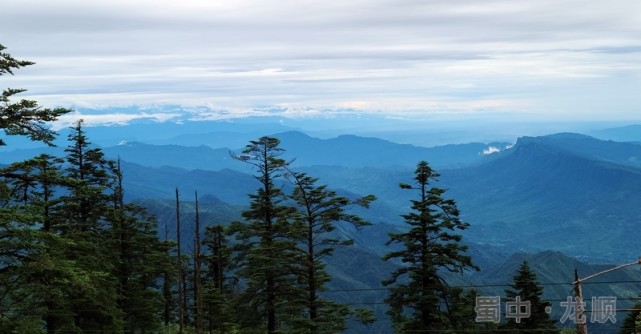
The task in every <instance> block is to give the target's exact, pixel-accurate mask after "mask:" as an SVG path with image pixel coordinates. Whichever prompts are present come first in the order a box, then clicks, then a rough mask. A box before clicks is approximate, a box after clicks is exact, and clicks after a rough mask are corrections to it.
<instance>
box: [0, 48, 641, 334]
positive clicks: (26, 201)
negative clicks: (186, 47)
mask: <svg viewBox="0 0 641 334" xmlns="http://www.w3.org/2000/svg"><path fill="white" fill-rule="evenodd" d="M3 50H4V47H3V46H1V45H0V66H1V67H0V75H13V71H14V70H16V69H19V68H22V67H24V66H29V65H32V63H31V62H29V61H21V60H16V59H14V58H13V57H12V56H11V55H10V54H8V53H4V52H3ZM23 91H24V90H22V89H6V90H4V91H3V92H2V100H1V101H0V103H1V104H0V111H1V115H0V128H2V130H3V131H4V133H5V134H6V135H9V136H27V137H29V138H30V139H31V140H33V141H40V142H43V143H46V144H49V145H53V142H54V139H55V138H56V137H55V136H56V133H55V132H54V131H52V130H50V127H49V123H50V122H52V121H55V120H56V119H58V118H59V117H60V116H61V115H64V114H66V113H69V112H70V111H71V110H68V109H62V108H57V109H48V108H44V107H41V106H39V105H38V103H37V102H36V101H31V100H19V101H18V102H13V100H14V98H15V97H14V95H17V94H19V93H22V92H23ZM67 143H68V144H67V147H66V148H65V150H64V152H65V154H64V155H62V156H53V155H48V154H41V155H39V156H36V157H33V158H31V159H27V160H24V161H20V162H15V163H13V164H10V165H6V166H2V169H0V178H1V181H0V259H1V260H0V332H2V333H341V332H344V331H348V330H349V331H350V332H354V333H359V332H363V333H367V332H370V331H369V330H368V328H369V327H368V326H369V324H372V323H373V322H375V321H376V319H375V317H374V314H373V312H372V310H371V309H369V308H367V307H353V306H351V305H349V304H346V303H341V302H338V301H336V300H333V299H332V298H329V297H328V295H327V294H326V293H325V292H327V283H328V282H329V281H330V280H331V279H332V277H331V275H330V274H329V273H328V271H327V270H326V266H327V264H329V263H331V261H332V255H333V253H334V252H335V250H336V249H337V248H343V247H350V246H351V245H352V244H353V243H354V240H353V239H351V238H349V236H346V235H344V234H341V233H337V232H336V229H337V226H339V225H349V226H352V227H354V228H355V229H357V230H360V229H367V228H368V225H371V222H368V221H366V220H365V219H363V218H361V217H360V216H359V215H357V214H354V213H353V212H354V209H355V208H368V207H369V206H370V204H371V203H373V202H374V201H376V194H370V195H366V196H358V197H350V196H341V195H338V194H337V192H336V191H334V190H332V189H330V188H328V187H327V186H326V185H323V184H322V182H321V180H320V179H319V178H316V177H314V176H313V175H308V174H307V173H304V172H300V171H297V170H296V169H295V168H293V167H292V166H291V161H293V160H294V159H295V158H296V157H289V156H287V151H286V148H284V147H281V145H280V141H279V140H278V139H277V138H274V137H269V136H263V137H260V138H258V139H256V140H252V141H250V142H249V143H248V144H247V145H246V146H245V149H244V150H243V151H242V152H239V153H234V152H230V155H231V156H232V158H233V159H234V160H236V162H237V163H238V164H247V165H249V166H250V167H251V168H252V170H253V171H254V177H255V180H256V183H255V184H256V191H255V192H253V193H249V194H247V196H248V197H247V205H246V208H245V209H244V210H243V211H242V214H241V216H242V219H240V220H238V221H220V222H214V223H212V222H207V224H205V223H203V222H202V221H201V220H200V215H199V198H198V193H194V194H191V193H190V194H183V193H181V191H180V189H179V188H176V189H172V190H175V196H176V202H175V204H176V207H175V223H176V226H175V227H176V229H175V231H174V234H173V235H175V239H170V238H169V237H168V235H169V233H168V231H167V230H166V229H165V230H164V231H158V220H157V218H156V217H154V216H153V215H151V214H150V213H149V212H148V211H147V209H146V208H145V207H143V206H142V205H140V204H136V203H131V202H127V201H125V193H126V189H124V187H123V170H122V167H121V161H120V160H110V159H107V158H105V154H104V152H103V151H102V150H101V149H100V148H98V147H95V146H93V145H92V144H91V139H90V138H89V137H88V136H87V134H86V131H85V124H84V123H83V121H82V120H78V121H77V122H76V123H75V124H74V125H73V127H72V128H71V132H70V135H69V136H68V138H67ZM2 144H8V145H10V143H6V142H4V141H3V142H2ZM438 177H439V174H438V172H437V171H435V170H433V169H432V167H431V166H430V164H429V162H426V161H417V162H416V169H415V171H414V174H413V175H407V178H406V179H409V180H412V181H411V182H409V183H406V182H403V181H404V180H397V182H399V187H400V188H401V189H402V190H404V191H408V192H412V194H414V195H413V198H414V199H413V200H411V202H410V203H409V204H408V205H409V206H410V208H411V209H410V210H409V211H408V212H407V213H405V214H404V215H403V216H402V218H403V221H404V223H405V226H404V228H403V230H402V231H401V232H397V233H390V234H389V235H388V237H387V239H388V241H387V244H386V246H387V247H389V252H387V254H386V255H385V256H384V258H383V259H384V260H385V261H389V262H392V263H394V264H396V265H397V266H396V267H395V268H397V269H395V270H393V271H391V272H389V273H387V275H386V276H387V279H385V280H383V281H382V282H381V287H383V288H384V289H386V291H387V297H386V298H385V304H386V307H387V315H388V316H389V317H390V319H391V323H392V328H390V329H389V331H388V332H390V333H391V332H397V333H505V332H516V331H518V332H520V333H560V332H561V330H560V329H559V328H557V327H556V320H552V319H550V317H549V315H548V314H547V313H546V312H545V308H546V306H549V303H548V302H546V301H545V300H543V299H542V294H543V288H542V286H541V285H540V284H539V282H538V281H537V276H536V273H535V272H534V271H533V270H532V269H531V268H530V267H529V266H528V263H527V261H524V262H523V263H522V264H521V266H520V268H519V270H518V272H515V273H514V276H513V284H512V285H511V286H509V288H508V289H506V291H505V295H504V296H503V297H504V298H506V299H507V300H515V299H516V298H517V297H518V298H519V299H520V300H528V301H529V302H530V304H529V305H530V308H529V311H530V314H529V316H528V317H527V318H525V319H518V320H517V319H516V318H509V319H507V321H503V322H498V321H494V320H495V319H493V318H491V319H485V318H483V317H479V313H478V303H477V302H478V298H479V297H481V296H480V295H479V292H478V291H476V290H475V289H473V288H470V289H461V288H457V287H452V286H450V284H448V282H447V279H446V277H448V276H447V275H445V273H454V274H460V275H465V273H467V272H472V271H476V270H479V267H478V266H477V265H476V264H475V262H474V259H473V258H472V257H471V256H469V255H468V254H467V246H466V245H465V243H464V242H463V241H462V236H461V234H460V233H461V232H462V231H464V230H466V229H467V228H468V227H469V226H470V225H469V223H467V222H465V221H462V220H461V219H460V218H459V215H460V212H459V209H458V208H457V205H456V202H455V200H454V199H451V198H449V197H448V196H447V193H446V190H445V189H443V188H439V187H436V186H434V185H433V183H434V181H436V180H437V179H438ZM283 184H287V187H284V186H283ZM186 198H188V199H186ZM185 205H189V206H190V208H192V209H193V210H194V212H195V216H194V219H193V220H190V221H184V220H181V215H180V210H181V208H183V206H185ZM181 225H182V226H185V225H187V226H190V228H193V230H194V233H193V239H192V240H185V238H181V236H180V231H181V230H182V228H181ZM637 316H638V312H637V313H636V314H635V313H634V312H632V313H630V315H629V316H628V318H626V321H625V324H624V328H623V330H622V331H623V332H624V333H627V332H626V331H629V330H634V329H635V328H638V327H639V326H640V324H639V322H638V321H635V318H637ZM635 322H636V323H635ZM564 332H567V331H566V330H564Z"/></svg>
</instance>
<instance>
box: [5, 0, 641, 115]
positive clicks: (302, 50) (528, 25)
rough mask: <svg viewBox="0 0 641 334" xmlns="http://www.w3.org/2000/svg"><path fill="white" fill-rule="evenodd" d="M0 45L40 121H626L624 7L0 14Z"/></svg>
mask: <svg viewBox="0 0 641 334" xmlns="http://www.w3.org/2000/svg"><path fill="white" fill-rule="evenodd" d="M0 43H1V44H3V45H4V46H6V47H7V48H8V49H7V50H6V51H7V52H9V53H11V54H12V55H13V56H14V57H16V58H19V59H26V60H33V61H35V62H37V64H36V65H34V66H30V67H29V68H26V69H23V70H20V71H17V72H16V73H15V74H16V75H15V76H14V77H8V76H3V77H2V78H1V80H2V83H1V86H3V87H16V88H17V87H20V88H26V89H28V90H29V92H28V94H23V96H25V97H27V96H28V97H33V98H35V99H37V100H38V101H40V102H41V104H44V105H45V106H48V107H52V106H65V107H73V108H76V109H79V110H83V109H84V108H113V107H123V106H140V107H141V108H142V109H145V108H146V110H145V111H144V112H146V113H148V114H150V115H154V116H157V117H158V118H159V119H164V118H170V117H173V116H174V113H176V111H175V110H174V111H172V112H168V111H166V110H165V111H164V112H163V113H157V112H156V111H155V110H156V108H157V107H159V106H163V105H172V106H184V107H185V108H187V109H188V110H192V116H193V117H203V118H206V117H221V115H239V114H256V113H265V112H267V111H268V110H271V109H278V110H281V111H280V112H282V113H283V114H285V115H298V114H317V113H328V114H329V113H332V112H345V110H355V111H359V112H369V113H383V114H390V115H392V116H394V117H398V116H415V117H430V116H431V115H450V114H451V115H483V114H486V113H487V114H494V115H497V114H498V115H510V117H524V118H529V119H532V118H535V119H546V120H554V119H563V120H574V119H578V120H640V119H641V1H638V0H610V1H596V0H499V1H496V0H476V1H471V0H438V1H431V0H338V1H336V0H322V1H321V0H314V1H309V0H262V1H253V0H226V1H223V0H180V1H177V0H109V1H87V0H77V1H70V0H57V1H50V0H8V1H3V2H2V5H1V7H0ZM150 107H151V108H150ZM164 109H166V108H164ZM212 112H213V114H212ZM101 117H103V118H104V119H109V118H116V117H120V118H123V119H125V118H127V117H134V116H125V115H112V114H108V115H105V116H101Z"/></svg>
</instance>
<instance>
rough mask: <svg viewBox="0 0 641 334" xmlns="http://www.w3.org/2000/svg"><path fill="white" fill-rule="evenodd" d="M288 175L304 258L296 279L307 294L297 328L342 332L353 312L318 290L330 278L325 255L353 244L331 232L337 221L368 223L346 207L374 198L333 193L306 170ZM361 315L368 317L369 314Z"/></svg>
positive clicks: (307, 330) (323, 286) (316, 331)
mask: <svg viewBox="0 0 641 334" xmlns="http://www.w3.org/2000/svg"><path fill="white" fill-rule="evenodd" d="M289 175H290V180H291V181H292V183H293V184H294V190H293V192H292V194H291V196H290V197H291V199H292V200H294V202H295V204H296V208H297V210H298V215H297V216H296V223H297V224H299V225H300V227H301V228H302V231H303V242H302V247H303V249H302V251H303V253H304V254H305V261H304V266H303V270H302V272H301V273H300V279H299V282H300V283H302V284H303V285H304V287H305V289H306V293H307V299H306V301H305V308H306V312H307V316H306V317H305V318H304V319H301V320H300V321H299V323H298V324H297V326H296V327H297V328H299V329H305V332H306V333H321V332H322V333H324V332H328V331H329V332H333V331H342V330H344V329H345V319H346V317H348V316H350V314H351V315H354V314H355V313H354V312H353V310H351V308H350V307H349V306H347V305H345V304H340V303H336V302H334V301H330V300H327V299H324V298H321V297H320V296H319V292H322V291H324V290H325V284H326V283H327V282H328V281H329V280H330V276H329V275H328V273H327V272H326V271H325V259H326V257H328V256H331V255H332V253H333V251H334V249H335V247H337V246H347V245H352V244H353V243H354V240H353V239H348V238H338V237H337V236H336V235H331V232H333V231H334V230H336V224H338V223H346V224H350V225H352V226H354V227H356V228H360V227H363V226H366V225H369V223H368V222H366V221H365V220H363V219H362V218H361V217H359V216H357V215H354V214H349V213H347V212H346V211H345V209H346V208H347V207H349V206H352V205H358V206H362V207H369V204H370V202H371V201H373V200H375V199H376V197H375V196H373V195H369V196H364V197H361V198H358V199H355V200H350V199H348V198H346V197H342V196H338V195H336V192H335V191H332V190H329V189H328V188H327V186H324V185H321V186H318V185H316V182H317V181H318V179H316V178H313V177H310V176H308V175H306V174H305V173H297V172H291V171H290V174H289ZM360 314H361V315H363V314H368V315H370V316H371V314H369V313H360ZM361 320H362V321H364V322H369V321H372V320H373V319H372V318H371V317H367V318H363V319H361Z"/></svg>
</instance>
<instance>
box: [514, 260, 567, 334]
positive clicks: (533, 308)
mask: <svg viewBox="0 0 641 334" xmlns="http://www.w3.org/2000/svg"><path fill="white" fill-rule="evenodd" d="M510 287H511V289H508V290H505V296H506V297H507V301H515V300H516V298H517V297H519V299H520V300H521V301H522V302H529V303H530V316H529V317H526V318H522V319H520V320H519V323H517V322H516V320H515V319H513V318H508V322H507V324H506V325H505V326H504V327H506V328H508V329H512V330H518V331H519V333H543V334H555V333H558V332H559V330H558V329H557V328H556V327H555V326H554V324H555V321H554V320H551V319H550V317H549V315H548V313H547V312H545V308H546V307H551V306H552V305H551V304H550V303H549V302H547V301H544V300H542V299H541V297H542V295H543V287H542V286H541V284H540V283H539V282H538V281H537V279H536V273H535V272H534V271H533V270H532V269H531V268H530V265H529V264H528V262H527V261H523V263H521V266H520V267H519V269H518V271H517V273H516V275H515V276H514V282H513V283H512V284H511V285H510Z"/></svg>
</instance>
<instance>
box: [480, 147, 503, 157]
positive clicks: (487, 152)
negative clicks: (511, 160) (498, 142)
mask: <svg viewBox="0 0 641 334" xmlns="http://www.w3.org/2000/svg"><path fill="white" fill-rule="evenodd" d="M498 152H501V149H500V148H498V147H496V146H488V147H486V148H485V149H483V154H484V155H490V154H494V153H498Z"/></svg>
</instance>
